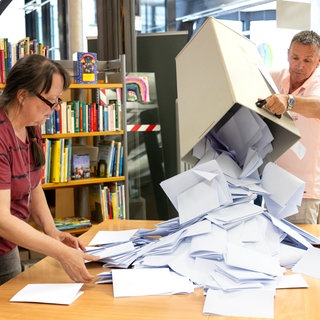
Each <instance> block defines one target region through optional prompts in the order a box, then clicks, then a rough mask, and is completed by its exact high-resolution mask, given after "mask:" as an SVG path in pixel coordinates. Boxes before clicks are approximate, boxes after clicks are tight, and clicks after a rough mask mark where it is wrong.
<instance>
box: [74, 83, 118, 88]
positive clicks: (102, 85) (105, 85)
mask: <svg viewBox="0 0 320 320" xmlns="http://www.w3.org/2000/svg"><path fill="white" fill-rule="evenodd" d="M122 87H123V85H122V84H121V83H105V82H102V83H94V84H86V83H71V84H70V86H69V89H101V88H105V89H117V88H122Z"/></svg>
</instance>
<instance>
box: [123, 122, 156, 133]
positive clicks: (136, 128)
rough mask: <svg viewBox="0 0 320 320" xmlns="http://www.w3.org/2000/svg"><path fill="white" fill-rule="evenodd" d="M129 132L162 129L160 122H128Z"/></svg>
mask: <svg viewBox="0 0 320 320" xmlns="http://www.w3.org/2000/svg"><path fill="white" fill-rule="evenodd" d="M127 131H128V132H135V131H136V132H146V131H160V124H128V125H127Z"/></svg>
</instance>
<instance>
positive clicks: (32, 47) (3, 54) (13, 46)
mask: <svg viewBox="0 0 320 320" xmlns="http://www.w3.org/2000/svg"><path fill="white" fill-rule="evenodd" d="M48 49H49V48H48V46H44V45H43V44H42V43H39V42H38V41H37V40H30V38H29V37H26V38H23V39H21V40H19V41H17V42H15V43H13V42H10V41H8V38H0V83H2V84H5V83H6V79H7V75H8V72H9V70H10V69H11V67H12V66H13V65H14V64H15V63H16V61H17V60H18V59H20V58H22V57H24V56H25V55H27V54H35V53H36V54H42V55H44V56H48V52H49V50H48Z"/></svg>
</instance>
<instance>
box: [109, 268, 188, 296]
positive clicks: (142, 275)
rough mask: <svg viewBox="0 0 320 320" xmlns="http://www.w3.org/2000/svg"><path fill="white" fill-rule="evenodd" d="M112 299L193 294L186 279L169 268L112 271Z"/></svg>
mask: <svg viewBox="0 0 320 320" xmlns="http://www.w3.org/2000/svg"><path fill="white" fill-rule="evenodd" d="M112 281H113V295H114V297H130V296H146V295H164V294H165V295H167V294H176V293H193V291H194V286H193V284H192V282H191V281H190V280H189V279H188V278H187V277H183V276H180V275H178V274H177V273H175V272H172V271H170V270H169V268H142V269H113V270H112Z"/></svg>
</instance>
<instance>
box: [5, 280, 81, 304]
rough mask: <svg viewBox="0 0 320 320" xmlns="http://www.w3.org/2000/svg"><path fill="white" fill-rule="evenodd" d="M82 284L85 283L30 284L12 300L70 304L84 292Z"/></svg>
mask: <svg viewBox="0 0 320 320" xmlns="http://www.w3.org/2000/svg"><path fill="white" fill-rule="evenodd" d="M82 286H83V283H51V284H45V283H41V284H39V283H37V284H28V285H26V286H25V287H24V288H23V289H21V290H20V291H19V292H18V293H17V294H15V295H14V296H13V297H12V298H11V299H10V301H11V302H37V303H50V304H65V305H69V304H71V303H72V302H73V301H75V300H76V299H77V298H78V297H79V296H80V295H81V294H82V293H83V291H79V290H80V288H81V287H82Z"/></svg>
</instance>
